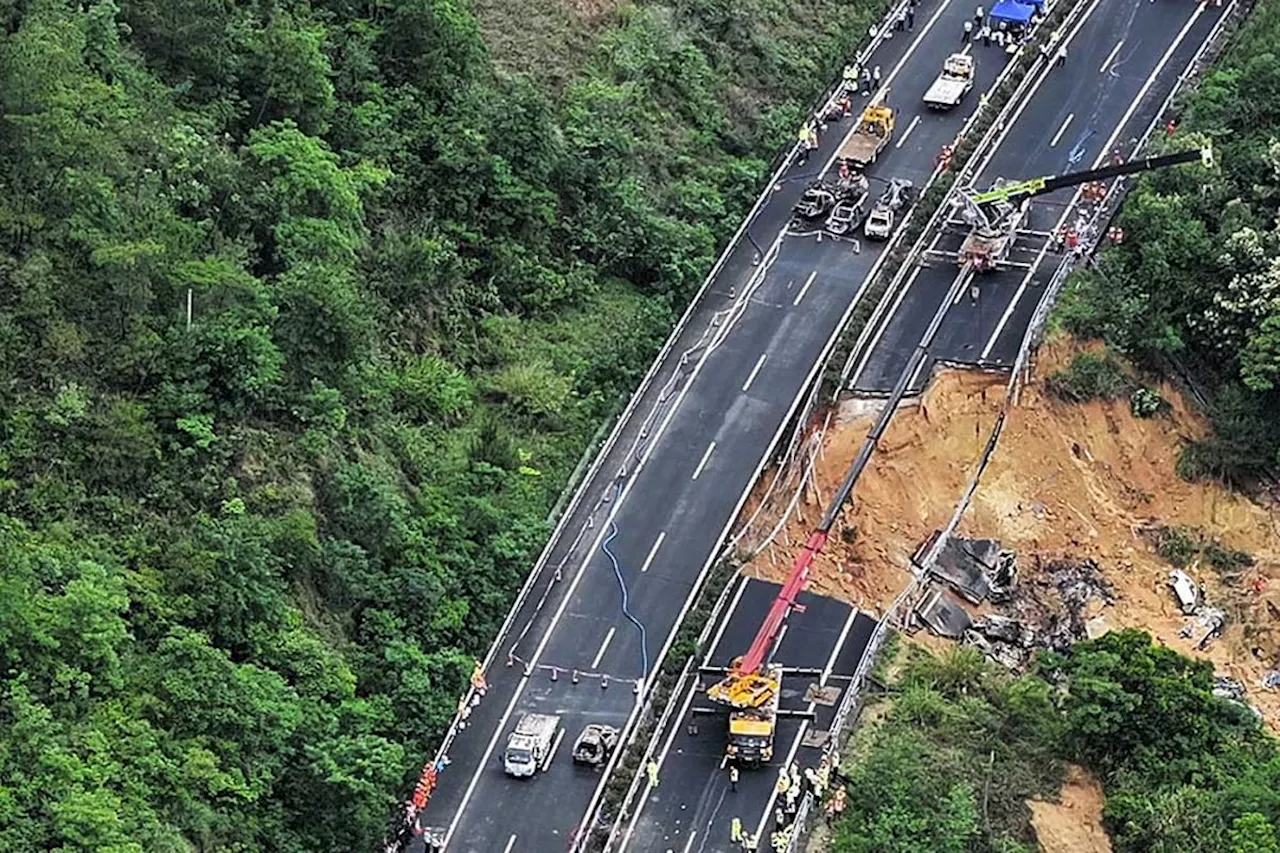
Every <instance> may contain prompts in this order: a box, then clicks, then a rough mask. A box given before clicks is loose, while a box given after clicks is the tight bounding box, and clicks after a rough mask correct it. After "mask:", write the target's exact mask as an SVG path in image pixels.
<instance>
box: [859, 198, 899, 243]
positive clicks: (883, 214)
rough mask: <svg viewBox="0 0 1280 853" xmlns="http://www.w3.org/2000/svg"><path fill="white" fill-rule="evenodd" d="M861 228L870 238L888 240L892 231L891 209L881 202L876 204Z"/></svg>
mask: <svg viewBox="0 0 1280 853" xmlns="http://www.w3.org/2000/svg"><path fill="white" fill-rule="evenodd" d="M862 230H863V232H864V233H865V234H866V235H867V237H868V238H869V239H871V240H888V239H889V234H890V233H891V232H892V231H893V209H892V208H890V207H889V205H887V204H884V203H883V202H882V203H880V204H877V205H876V206H875V207H874V208H873V209H872V210H871V215H870V216H868V217H867V224H866V225H865V226H864V227H863V229H862Z"/></svg>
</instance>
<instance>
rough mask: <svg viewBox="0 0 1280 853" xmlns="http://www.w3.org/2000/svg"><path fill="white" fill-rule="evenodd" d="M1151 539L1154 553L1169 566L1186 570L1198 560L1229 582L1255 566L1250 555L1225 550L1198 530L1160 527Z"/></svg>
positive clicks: (1181, 527)
mask: <svg viewBox="0 0 1280 853" xmlns="http://www.w3.org/2000/svg"><path fill="white" fill-rule="evenodd" d="M1150 539H1151V542H1152V544H1153V545H1155V549H1156V553H1157V554H1159V555H1160V558H1161V559H1162V560H1164V561H1165V562H1167V563H1169V565H1171V566H1174V567H1176V568H1179V569H1185V568H1186V567H1187V566H1189V565H1191V564H1192V563H1194V562H1196V561H1197V560H1203V561H1204V562H1206V563H1208V564H1209V565H1210V566H1212V567H1213V570H1214V571H1216V572H1217V573H1218V574H1219V575H1220V576H1222V578H1223V579H1224V580H1228V581H1230V580H1233V579H1234V577H1235V576H1236V575H1238V574H1239V573H1240V571H1241V570H1243V569H1246V568H1248V567H1249V566H1252V565H1253V563H1254V559H1253V555H1252V554H1250V553H1248V552H1247V551H1238V550H1236V549H1234V548H1228V547H1227V546H1226V545H1223V544H1222V542H1221V541H1219V540H1218V539H1216V538H1214V537H1212V536H1210V535H1208V534H1207V533H1205V532H1204V531H1203V530H1201V529H1200V528H1198V527H1187V526H1184V525H1178V526H1174V527H1159V528H1156V529H1155V530H1154V531H1153V532H1152V533H1151V535H1150Z"/></svg>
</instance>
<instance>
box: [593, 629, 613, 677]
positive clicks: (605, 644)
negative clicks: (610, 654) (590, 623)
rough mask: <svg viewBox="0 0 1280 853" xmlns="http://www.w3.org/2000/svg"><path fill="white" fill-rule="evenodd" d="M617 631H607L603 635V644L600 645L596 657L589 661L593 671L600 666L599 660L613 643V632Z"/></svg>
mask: <svg viewBox="0 0 1280 853" xmlns="http://www.w3.org/2000/svg"><path fill="white" fill-rule="evenodd" d="M616 630H618V629H617V627H616V626H615V627H612V628H610V629H609V633H607V634H605V635H604V642H603V643H601V644H600V651H598V652H596V656H595V657H594V658H592V659H591V668H592V669H595V668H596V667H598V666H599V665H600V658H602V657H604V653H605V651H607V650H608V648H609V644H610V643H612V642H613V632H614V631H616Z"/></svg>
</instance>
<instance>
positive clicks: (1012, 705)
mask: <svg viewBox="0 0 1280 853" xmlns="http://www.w3.org/2000/svg"><path fill="white" fill-rule="evenodd" d="M904 653H905V654H906V655H907V661H906V662H905V664H900V665H899V666H897V667H894V668H891V669H897V672H896V673H894V672H891V673H889V674H886V675H884V676H883V678H884V680H885V681H886V682H887V684H888V687H889V690H888V693H887V695H886V694H880V695H879V696H873V697H872V698H871V700H870V701H872V702H873V703H879V704H878V705H877V704H873V705H872V706H871V710H876V711H877V712H876V714H874V715H873V716H875V718H876V719H875V720H874V721H873V722H869V723H867V724H866V725H863V726H861V727H859V728H858V729H857V730H856V731H855V734H854V737H853V740H852V741H851V743H850V744H849V747H848V748H847V749H846V751H845V754H844V760H843V762H842V770H843V772H844V775H845V776H846V777H847V779H848V782H847V784H848V788H849V796H848V797H847V800H846V802H847V808H846V810H845V814H844V816H843V818H842V819H840V820H837V821H836V822H835V825H834V826H833V827H832V830H831V833H830V838H829V840H828V841H827V842H826V843H825V844H823V845H822V846H821V847H820V848H819V849H822V850H826V851H830V853H872V851H874V853H914V852H915V851H922V850H928V851H938V853H1024V851H1025V853H1030V851H1032V850H1037V849H1040V850H1048V851H1055V850H1062V849H1071V850H1082V851H1087V850H1095V851H1097V850H1108V849H1114V850H1115V851H1116V853H1139V851H1170V853H1172V851H1177V853H1223V851H1226V853H1246V851H1259V850H1274V849H1276V846H1277V844H1280V837H1278V836H1277V832H1276V828H1277V826H1280V785H1278V784H1277V783H1280V749H1278V748H1277V742H1276V740H1275V739H1274V738H1272V737H1270V736H1268V735H1267V734H1266V733H1264V732H1262V731H1261V730H1260V729H1259V728H1258V724H1257V720H1256V719H1255V718H1254V717H1253V715H1252V714H1250V713H1249V712H1248V711H1247V710H1245V709H1244V708H1242V707H1241V706H1239V705H1236V704H1234V703H1231V702H1228V701H1226V700H1223V699H1219V698H1217V697H1215V696H1214V695H1213V694H1212V686H1213V679H1212V672H1211V669H1210V667H1209V666H1208V664H1206V663H1204V662H1203V661H1199V662H1197V661H1193V660H1191V659H1189V658H1186V657H1183V656H1182V655H1179V654H1178V653H1177V652H1175V651H1173V650H1172V649H1169V648H1166V647H1162V646H1160V645H1157V644H1155V643H1153V642H1152V641H1151V638H1150V637H1149V636H1148V635H1146V634H1143V633H1139V632H1136V631H1123V632H1116V633H1111V634H1108V635H1106V636H1104V637H1102V638H1100V639H1097V640H1091V641H1087V642H1084V643H1080V644H1078V645H1076V646H1075V647H1074V648H1072V649H1071V651H1070V652H1069V653H1068V654H1065V655H1057V654H1050V653H1043V654H1041V655H1040V656H1039V658H1038V662H1037V667H1036V669H1035V670H1034V671H1033V672H1031V673H1029V674H1027V675H1023V676H1020V677H1013V676H1010V675H1009V674H1008V673H1007V672H1005V671H1004V670H1002V669H1000V668H998V667H997V666H995V665H994V664H991V663H989V662H987V661H985V660H983V658H982V656H981V654H980V653H978V652H977V651H976V650H974V649H961V648H954V647H953V648H952V649H950V650H949V651H947V652H945V653H943V654H942V655H938V656H934V655H930V654H928V653H924V652H922V651H921V650H920V649H919V648H915V647H912V646H908V647H907V648H906V649H905V652H904ZM885 705H887V708H885V707H884V706H885ZM1067 762H1070V763H1071V764H1075V765H1079V767H1083V768H1084V770H1086V771H1088V773H1089V774H1091V776H1092V777H1093V778H1096V779H1100V780H1101V782H1102V785H1103V789H1104V791H1105V795H1106V802H1105V806H1104V808H1103V809H1102V818H1103V825H1104V827H1105V828H1106V830H1107V831H1108V832H1109V833H1110V835H1111V840H1112V847H1111V848H1108V847H1107V845H1106V840H1105V836H1103V837H1100V836H1099V833H1098V830H1097V824H1096V821H1097V815H1098V812H1097V807H1098V800H1097V795H1096V792H1095V791H1090V790H1088V789H1084V790H1073V788H1077V789H1078V788H1079V786H1073V785H1071V784H1070V782H1071V780H1073V779H1080V778H1081V777H1079V776H1078V775H1077V772H1078V770H1077V769H1073V768H1072V767H1071V766H1070V765H1069V764H1067ZM1064 776H1066V778H1067V780H1068V785H1067V786H1066V787H1065V788H1062V789H1059V785H1060V784H1061V781H1062V779H1063V777H1064ZM1058 793H1061V795H1062V796H1063V799H1064V803H1063V805H1064V806H1071V805H1075V806H1077V807H1078V809H1079V810H1080V811H1081V812H1082V814H1081V815H1080V818H1081V820H1080V821H1078V822H1072V821H1070V820H1069V819H1068V820H1066V821H1065V822H1064V823H1061V824H1059V823H1056V822H1055V823H1047V822H1046V820H1045V818H1046V813H1047V812H1049V811H1053V810H1055V809H1053V807H1051V806H1043V805H1040V804H1039V803H1038V802H1036V801H1037V800H1042V799H1044V798H1046V797H1049V798H1051V797H1053V796H1055V795H1056V794H1058ZM1069 810H1070V809H1069V808H1061V807H1060V808H1058V809H1056V811H1058V812H1059V813H1065V812H1067V811H1069ZM1064 817H1065V815H1064ZM1061 844H1068V845H1071V846H1070V847H1062V846H1058V845H1061ZM810 849H811V850H812V849H813V848H812V847H811V848H810Z"/></svg>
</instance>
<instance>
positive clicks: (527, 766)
mask: <svg viewBox="0 0 1280 853" xmlns="http://www.w3.org/2000/svg"><path fill="white" fill-rule="evenodd" d="M559 737H560V718H559V717H557V716H555V715H552V714H525V715H524V716H522V717H521V718H520V722H518V723H516V730H515V731H513V732H512V733H511V734H509V735H507V748H506V751H505V752H503V754H502V769H503V770H505V771H506V773H507V775H508V776H532V775H533V774H534V773H537V772H538V770H539V768H542V769H545V767H546V765H549V764H550V763H551V755H552V750H554V749H555V747H556V742H557V740H558V738H559Z"/></svg>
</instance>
